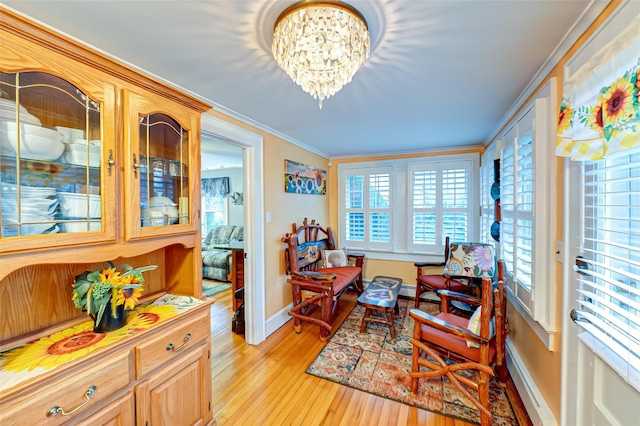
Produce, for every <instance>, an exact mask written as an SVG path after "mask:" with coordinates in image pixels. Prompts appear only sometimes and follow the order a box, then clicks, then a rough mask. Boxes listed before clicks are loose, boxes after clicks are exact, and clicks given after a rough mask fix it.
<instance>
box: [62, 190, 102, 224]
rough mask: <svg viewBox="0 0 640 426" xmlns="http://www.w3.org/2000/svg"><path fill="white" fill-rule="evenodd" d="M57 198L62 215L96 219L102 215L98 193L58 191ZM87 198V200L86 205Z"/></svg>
mask: <svg viewBox="0 0 640 426" xmlns="http://www.w3.org/2000/svg"><path fill="white" fill-rule="evenodd" d="M58 199H59V200H60V213H61V214H62V216H66V217H81V218H86V217H90V218H96V219H99V218H100V217H101V216H102V214H101V213H102V211H101V201H100V195H94V194H76V193H72V192H58ZM87 199H88V200H89V203H88V207H87Z"/></svg>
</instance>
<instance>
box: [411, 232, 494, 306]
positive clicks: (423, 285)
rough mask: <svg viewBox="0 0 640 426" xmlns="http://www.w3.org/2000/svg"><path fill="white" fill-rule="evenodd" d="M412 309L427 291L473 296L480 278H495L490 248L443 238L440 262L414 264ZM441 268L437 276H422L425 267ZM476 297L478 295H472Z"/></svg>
mask: <svg viewBox="0 0 640 426" xmlns="http://www.w3.org/2000/svg"><path fill="white" fill-rule="evenodd" d="M414 265H415V266H416V268H417V272H418V275H417V277H416V296H415V305H414V306H415V307H416V308H418V307H419V306H420V296H421V295H422V293H424V292H427V291H433V292H437V291H438V290H451V291H455V292H458V293H467V294H469V293H474V287H479V286H480V282H481V280H482V278H491V279H493V278H494V276H495V269H496V261H495V253H494V248H493V246H492V245H490V244H482V243H458V242H450V241H449V237H447V238H446V239H445V251H444V261H443V262H435V263H434V262H416V263H414ZM434 266H440V267H443V270H442V272H441V273H439V274H426V273H425V271H424V269H423V268H425V267H434ZM475 295H476V296H479V294H478V293H476V294H475Z"/></svg>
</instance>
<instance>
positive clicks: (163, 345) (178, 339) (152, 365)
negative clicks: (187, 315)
mask: <svg viewBox="0 0 640 426" xmlns="http://www.w3.org/2000/svg"><path fill="white" fill-rule="evenodd" d="M209 334H210V331H209V321H207V316H206V315H199V316H198V317H196V318H191V319H188V320H186V321H185V322H182V323H178V324H175V325H173V326H172V328H171V329H166V330H162V331H161V332H160V333H159V334H158V335H157V336H155V337H153V338H151V339H149V340H147V341H145V342H143V343H140V344H139V345H136V348H135V354H136V379H139V378H141V377H143V376H144V375H145V374H147V373H149V372H151V371H153V370H155V369H156V368H158V367H160V366H161V365H163V364H164V363H166V362H169V361H171V360H173V359H174V358H176V357H178V356H179V355H180V354H181V353H182V352H184V351H188V350H189V349H190V348H191V347H194V346H196V345H197V344H198V342H200V341H202V340H204V339H206V338H207V337H208V336H209Z"/></svg>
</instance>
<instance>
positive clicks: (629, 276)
mask: <svg viewBox="0 0 640 426" xmlns="http://www.w3.org/2000/svg"><path fill="white" fill-rule="evenodd" d="M583 181H584V190H583V191H584V193H583V197H582V214H583V220H582V235H581V238H580V240H581V252H582V256H583V257H582V259H580V260H581V262H577V263H580V266H581V267H582V269H581V274H580V275H579V276H580V278H579V285H580V288H579V290H578V292H579V294H580V306H581V310H582V313H583V315H584V316H585V317H586V318H587V319H588V322H587V321H579V322H578V324H579V325H580V326H582V327H584V328H585V329H586V330H587V331H588V332H589V333H591V334H592V335H593V336H595V337H596V338H597V339H598V340H599V341H601V342H603V343H604V344H605V345H606V347H608V348H609V349H611V350H612V351H613V352H615V353H616V354H617V355H618V356H619V357H621V359H622V360H623V361H625V362H626V364H627V365H629V366H631V367H633V368H634V369H635V370H637V371H639V372H640V148H635V149H632V150H628V151H624V152H623V153H620V154H618V155H615V156H612V157H611V158H610V159H608V160H600V161H596V162H588V163H585V165H584V167H583ZM624 375H625V377H626V376H627V375H628V372H624Z"/></svg>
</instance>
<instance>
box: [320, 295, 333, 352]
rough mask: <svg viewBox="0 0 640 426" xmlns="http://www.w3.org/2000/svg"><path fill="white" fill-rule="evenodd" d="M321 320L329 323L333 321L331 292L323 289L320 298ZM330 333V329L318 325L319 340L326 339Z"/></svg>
mask: <svg viewBox="0 0 640 426" xmlns="http://www.w3.org/2000/svg"><path fill="white" fill-rule="evenodd" d="M322 321H324V322H325V323H327V324H329V325H331V324H332V323H333V294H331V293H330V292H328V291H324V297H323V298H322ZM330 334H331V330H330V329H329V330H327V329H326V328H324V327H320V340H322V341H323V342H324V341H326V340H327V339H328V338H329V335H330Z"/></svg>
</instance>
